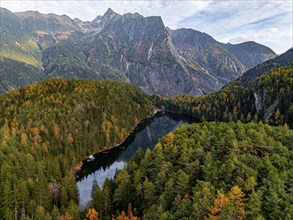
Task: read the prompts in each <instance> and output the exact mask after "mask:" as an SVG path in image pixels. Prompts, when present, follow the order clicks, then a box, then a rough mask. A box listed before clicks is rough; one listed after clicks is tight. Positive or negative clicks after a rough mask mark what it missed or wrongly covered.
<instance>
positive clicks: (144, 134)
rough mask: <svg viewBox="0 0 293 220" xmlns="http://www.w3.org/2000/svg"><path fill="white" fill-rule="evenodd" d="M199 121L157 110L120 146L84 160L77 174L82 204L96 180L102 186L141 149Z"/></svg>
mask: <svg viewBox="0 0 293 220" xmlns="http://www.w3.org/2000/svg"><path fill="white" fill-rule="evenodd" d="M194 122H198V121H196V120H195V119H192V118H189V117H186V116H184V115H180V114H174V113H167V112H166V113H164V112H161V113H157V114H156V115H155V117H153V118H151V119H146V120H144V121H143V122H142V123H140V124H139V125H138V126H137V128H136V129H135V131H134V133H133V134H132V135H131V136H130V137H129V138H127V140H126V141H125V142H124V143H123V144H122V145H120V146H119V147H118V148H115V149H113V150H110V151H108V152H103V153H99V154H96V155H94V156H95V160H94V161H92V162H85V161H84V163H83V166H82V168H81V170H80V171H79V172H78V173H77V174H78V176H79V178H78V180H77V187H78V190H79V206H80V209H84V208H85V207H87V206H88V204H89V202H90V200H91V191H92V186H93V183H94V181H95V180H96V181H97V182H98V184H99V185H100V186H103V184H104V181H105V179H106V178H113V177H114V175H115V172H116V170H117V169H122V168H123V165H124V163H126V162H127V161H128V160H129V159H130V158H131V157H132V156H133V155H134V154H135V152H136V151H137V150H138V149H141V150H142V151H143V152H145V151H146V150H147V149H148V148H149V149H150V150H152V149H153V148H154V146H155V145H156V143H157V141H158V140H159V138H162V137H163V136H165V135H166V134H168V133H169V132H170V131H173V130H175V129H176V128H177V127H180V126H181V125H182V124H191V123H194Z"/></svg>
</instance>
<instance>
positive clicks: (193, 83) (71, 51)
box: [0, 9, 273, 96]
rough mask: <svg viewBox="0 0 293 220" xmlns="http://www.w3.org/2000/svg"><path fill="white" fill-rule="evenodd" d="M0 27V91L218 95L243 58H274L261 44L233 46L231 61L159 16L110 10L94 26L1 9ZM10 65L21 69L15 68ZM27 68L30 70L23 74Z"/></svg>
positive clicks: (209, 42)
mask: <svg viewBox="0 0 293 220" xmlns="http://www.w3.org/2000/svg"><path fill="white" fill-rule="evenodd" d="M1 24H3V25H2V26H3V27H1V29H3V30H4V31H3V33H4V34H3V36H2V35H1V46H2V45H3V48H4V49H3V51H4V52H3V54H1V65H2V66H4V67H5V68H1V70H0V79H1V82H2V85H0V89H1V90H0V92H5V91H9V90H13V89H15V88H16V87H19V86H24V85H27V84H28V83H30V82H32V81H39V80H42V79H46V78H53V77H65V78H74V79H112V80H118V81H124V82H130V83H132V84H135V85H137V86H139V87H140V88H141V89H143V90H144V91H145V92H147V93H150V94H161V95H164V96H173V95H177V94H193V95H203V94H206V93H208V92H212V91H217V90H219V89H220V88H221V87H222V86H223V85H224V84H225V83H227V82H228V81H230V80H231V79H235V78H237V77H238V76H240V75H241V74H242V73H243V72H244V71H245V70H246V66H245V65H244V64H243V63H241V62H240V61H239V59H240V58H239V56H238V54H239V53H245V54H249V55H251V54H252V55H251V56H248V61H247V62H248V63H249V62H254V61H252V60H256V61H255V62H260V61H262V59H266V58H267V57H266V56H265V55H263V54H266V55H267V53H268V54H273V52H272V51H269V50H267V51H264V50H263V46H261V45H258V44H255V45H254V46H253V48H252V49H251V47H252V46H241V47H233V48H234V49H233V53H234V54H235V55H233V53H230V52H229V49H227V48H225V45H223V44H221V43H219V42H217V41H216V40H214V39H213V38H212V37H210V36H209V35H207V34H203V33H200V32H197V31H194V30H186V29H181V30H174V31H171V30H169V29H168V28H166V27H165V26H164V23H163V21H162V19H161V18H160V17H155V16H154V17H143V16H142V15H140V14H138V13H135V14H130V13H128V14H125V15H119V14H117V13H115V12H114V11H113V10H111V9H108V10H107V12H106V13H105V14H104V15H103V16H97V17H96V18H95V19H94V20H93V21H90V22H83V21H80V20H78V19H71V18H69V17H67V16H66V15H62V16H60V15H55V14H41V13H39V12H33V11H28V12H18V13H15V14H14V13H11V12H9V11H8V10H6V9H1ZM249 45H251V43H249ZM238 49H239V51H240V52H239V53H237V51H238ZM231 51H232V49H231ZM251 51H252V52H251ZM3 58H5V59H3ZM238 58H239V59H238ZM256 58H257V59H256ZM11 59H13V60H15V61H17V62H20V63H17V68H15V69H14V68H13V66H12V62H11V61H10V60H11ZM245 62H246V61H245ZM21 65H25V68H23V71H21V73H20V70H21ZM30 72H31V73H30ZM7 76H9V77H7ZM19 78H20V80H18V79H19Z"/></svg>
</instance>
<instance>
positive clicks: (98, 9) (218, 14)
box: [0, 0, 293, 54]
mask: <svg viewBox="0 0 293 220" xmlns="http://www.w3.org/2000/svg"><path fill="white" fill-rule="evenodd" d="M0 6H1V7H3V8H6V9H8V10H10V11H12V12H19V11H27V10H33V11H36V10H37V11H39V12H41V13H55V14H58V15H63V14H66V15H68V16H69V17H71V18H79V19H81V20H83V21H91V20H93V19H94V18H95V17H97V16H98V15H103V14H104V13H105V12H106V11H107V9H108V8H112V9H113V10H114V11H115V12H117V13H119V14H125V13H135V12H138V13H140V14H141V15H143V16H161V17H162V19H163V21H164V24H165V25H166V26H168V27H169V28H171V29H179V28H192V29H195V30H198V31H201V32H205V33H207V34H209V35H211V36H212V37H213V38H215V39H216V40H218V41H220V42H223V43H228V42H230V43H233V44H236V43H241V42H245V41H255V42H257V43H260V44H263V45H266V46H268V47H270V48H271V49H273V50H274V51H275V52H276V53H277V54H280V53H283V52H285V51H286V50H288V49H289V48H291V47H292V46H293V1H291V0H246V1H241V0H217V1H216V0H206V1H200V0H189V1H185V0H181V1H170V0H169V1H167V0H152V1H147V0H140V1H135V0H132V1H118V0H114V1H113V0H112V1H106V0H99V1H98V0H92V1H86V0H83V1H82V0H79V1H76V0H67V1H64V0H63V1H62V0H60V1H57V0H47V1H43V0H34V1H15V0H0Z"/></svg>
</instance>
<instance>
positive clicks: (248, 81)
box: [226, 48, 293, 88]
mask: <svg viewBox="0 0 293 220" xmlns="http://www.w3.org/2000/svg"><path fill="white" fill-rule="evenodd" d="M286 66H293V48H290V49H289V50H287V51H286V52H285V53H283V54H281V55H279V56H276V57H275V58H274V59H271V60H268V61H266V62H263V63H261V64H259V65H257V66H256V67H254V68H252V69H250V70H248V71H246V72H245V73H244V74H243V76H241V77H239V78H238V79H236V80H234V81H232V82H230V83H229V84H228V85H226V86H231V85H241V86H244V87H247V88H253V86H254V85H255V83H256V81H257V80H258V78H259V77H260V76H261V75H262V74H264V73H267V72H269V71H272V70H273V69H274V68H278V67H286Z"/></svg>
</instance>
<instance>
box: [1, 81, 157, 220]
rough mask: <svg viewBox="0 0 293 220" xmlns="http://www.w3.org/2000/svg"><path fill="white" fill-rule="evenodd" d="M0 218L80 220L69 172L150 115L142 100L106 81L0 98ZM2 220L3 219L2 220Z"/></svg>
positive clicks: (40, 87) (45, 85)
mask: <svg viewBox="0 0 293 220" xmlns="http://www.w3.org/2000/svg"><path fill="white" fill-rule="evenodd" d="M0 103H1V104H0V115H1V117H0V161H1V164H0V204H1V205H0V216H3V217H4V219H6V220H9V219H14V218H21V219H27V218H33V219H51V218H53V219H57V217H56V216H59V215H61V214H63V215H64V216H71V217H73V219H79V217H77V216H79V210H78V207H77V204H78V193H77V189H76V185H75V178H74V172H75V170H74V169H73V168H74V167H75V165H76V164H77V163H78V162H79V161H81V160H82V159H83V158H84V157H85V156H87V155H89V154H92V153H94V152H98V151H100V150H103V149H107V148H109V147H112V146H114V145H115V144H118V143H120V142H121V141H123V140H124V139H125V138H126V136H127V135H128V134H129V133H130V131H131V130H132V129H133V128H134V127H135V126H136V125H137V123H138V122H139V121H140V120H142V119H143V118H146V117H149V116H151V115H152V114H153V105H152V102H151V100H150V98H149V97H148V96H146V95H145V94H144V93H142V92H141V91H140V90H139V89H138V88H136V87H135V86H132V85H130V84H126V83H117V82H113V81H90V80H84V81H81V80H65V79H53V80H48V81H44V82H41V83H35V84H31V85H29V86H28V87H26V88H23V89H20V90H16V91H13V92H10V93H7V94H5V95H2V96H0ZM1 219H2V217H1Z"/></svg>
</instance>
